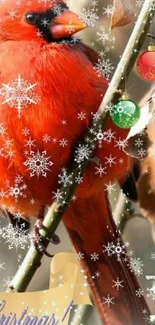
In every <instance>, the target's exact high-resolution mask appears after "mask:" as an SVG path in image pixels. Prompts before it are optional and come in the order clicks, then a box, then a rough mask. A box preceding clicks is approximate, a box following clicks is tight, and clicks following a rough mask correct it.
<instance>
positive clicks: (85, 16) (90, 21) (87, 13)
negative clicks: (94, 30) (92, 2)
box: [80, 8, 99, 27]
mask: <svg viewBox="0 0 155 325" xmlns="http://www.w3.org/2000/svg"><path fill="white" fill-rule="evenodd" d="M80 18H81V19H82V20H83V21H84V22H85V24H86V25H87V26H89V27H94V26H95V25H96V22H97V20H98V19H99V17H98V16H97V14H96V12H95V11H94V10H93V9H92V10H90V9H85V8H83V12H82V13H80Z"/></svg>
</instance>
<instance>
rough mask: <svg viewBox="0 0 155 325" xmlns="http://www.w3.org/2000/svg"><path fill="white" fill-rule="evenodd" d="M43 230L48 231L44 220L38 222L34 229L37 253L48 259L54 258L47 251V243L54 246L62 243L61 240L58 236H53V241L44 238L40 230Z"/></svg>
mask: <svg viewBox="0 0 155 325" xmlns="http://www.w3.org/2000/svg"><path fill="white" fill-rule="evenodd" d="M41 229H43V230H45V231H47V228H46V226H44V225H43V221H42V220H38V221H37V224H36V225H35V227H34V233H33V238H32V240H33V244H34V246H35V248H36V249H37V251H39V252H40V253H41V254H44V255H46V256H48V257H53V256H54V255H51V254H50V253H48V252H47V250H46V246H45V241H47V240H48V241H49V242H50V243H52V244H54V245H58V244H59V243H60V239H59V237H58V236H57V235H55V234H54V235H53V237H52V238H51V239H49V238H45V239H44V238H43V237H42V236H41V234H40V230H41Z"/></svg>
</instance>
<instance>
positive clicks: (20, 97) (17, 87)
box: [0, 74, 40, 118]
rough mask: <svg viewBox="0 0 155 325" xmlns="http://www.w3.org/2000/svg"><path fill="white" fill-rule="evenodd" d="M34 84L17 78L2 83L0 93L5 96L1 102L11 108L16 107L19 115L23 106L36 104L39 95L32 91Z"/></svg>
mask: <svg viewBox="0 0 155 325" xmlns="http://www.w3.org/2000/svg"><path fill="white" fill-rule="evenodd" d="M36 85H37V84H36V83H35V84H30V83H29V82H28V81H26V80H24V79H22V78H21V75H20V74H19V75H18V78H17V79H15V80H14V81H11V82H10V83H9V84H2V86H3V87H2V88H1V89H0V95H1V96H2V97H4V98H5V100H4V101H3V102H2V104H6V103H7V104H8V105H9V106H10V107H11V108H15V109H17V112H18V117H19V118H20V117H21V112H22V110H23V108H25V107H27V106H28V105H30V104H37V103H38V102H39V100H40V97H39V96H38V95H37V94H36V93H35V92H34V88H35V87H36Z"/></svg>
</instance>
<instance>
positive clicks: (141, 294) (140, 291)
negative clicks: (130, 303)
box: [136, 289, 144, 298]
mask: <svg viewBox="0 0 155 325" xmlns="http://www.w3.org/2000/svg"><path fill="white" fill-rule="evenodd" d="M136 296H137V297H139V298H141V297H143V296H144V290H142V289H138V290H136Z"/></svg>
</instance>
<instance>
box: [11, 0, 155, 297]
mask: <svg viewBox="0 0 155 325" xmlns="http://www.w3.org/2000/svg"><path fill="white" fill-rule="evenodd" d="M152 2H153V0H145V2H144V5H143V7H142V10H141V13H140V15H139V18H138V20H137V23H136V25H135V27H134V30H133V32H132V34H131V36H130V39H129V41H128V44H127V46H126V49H125V51H124V53H123V56H122V58H121V60H120V62H119V64H118V66H117V69H116V71H115V74H114V76H113V78H112V81H111V83H110V85H109V88H108V90H107V92H106V94H105V96H104V98H103V101H102V103H101V106H100V108H99V110H98V113H99V114H100V118H99V119H98V120H97V121H96V122H94V123H93V125H92V127H91V129H92V128H93V129H94V131H95V133H96V132H97V131H99V129H100V127H101V126H102V127H103V128H104V127H105V125H106V122H107V120H108V119H109V113H108V111H107V108H108V106H109V104H110V103H114V102H115V101H116V100H117V99H118V93H117V92H116V91H117V90H118V89H121V88H123V83H124V77H125V79H126V80H127V78H128V76H129V74H130V72H131V71H132V68H133V66H134V64H135V61H136V59H137V56H138V53H139V50H140V49H141V47H142V45H143V43H144V40H145V37H146V35H147V32H148V30H149V26H150V23H151V21H152V16H153V15H154V13H151V12H150V8H151V6H152ZM150 15H151V18H150ZM88 136H89V138H90V139H91V145H90V156H89V159H90V158H91V157H92V154H93V149H94V148H95V146H96V142H97V139H96V138H95V137H94V135H93V134H92V133H91V132H90V129H89V130H88V132H87V137H88ZM85 143H87V142H86V140H84V144H85ZM87 144H88V143H87ZM89 159H87V160H85V161H83V163H82V164H81V165H79V164H78V163H74V164H73V168H72V171H71V173H70V185H68V186H67V187H66V186H62V188H61V189H60V192H61V196H62V197H63V203H62V201H59V200H57V201H54V203H53V204H52V206H51V207H50V208H49V210H48V213H47V214H46V216H45V219H44V225H45V226H46V227H47V229H48V230H47V231H44V230H41V231H40V234H41V235H42V237H43V239H44V241H45V246H46V247H47V246H48V244H49V241H48V240H47V239H46V238H47V237H48V238H51V237H52V235H53V234H54V233H55V231H56V229H57V227H58V225H59V223H60V221H61V220H62V217H63V215H64V213H65V211H66V208H67V206H68V204H69V202H70V200H71V198H72V196H73V194H74V191H75V189H76V187H77V185H78V184H77V182H76V181H75V179H76V177H77V176H78V177H79V176H80V177H81V176H82V175H83V173H84V171H85V169H86V167H87V165H88V162H89ZM64 202H65V204H64ZM42 256H43V253H40V252H38V251H37V250H36V249H35V247H34V246H33V245H31V247H30V249H29V251H28V253H27V255H26V257H25V259H24V261H23V263H22V265H21V266H20V268H19V270H18V271H17V273H16V275H15V277H14V279H13V281H12V282H11V288H10V290H14V291H17V292H22V291H25V290H26V288H27V286H28V285H29V283H30V281H31V279H32V278H33V276H34V274H35V272H36V270H37V268H38V266H39V265H40V261H41V259H42Z"/></svg>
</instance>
